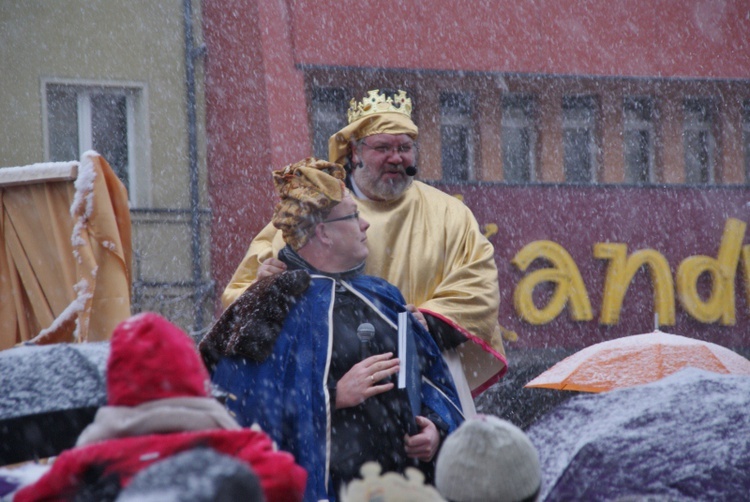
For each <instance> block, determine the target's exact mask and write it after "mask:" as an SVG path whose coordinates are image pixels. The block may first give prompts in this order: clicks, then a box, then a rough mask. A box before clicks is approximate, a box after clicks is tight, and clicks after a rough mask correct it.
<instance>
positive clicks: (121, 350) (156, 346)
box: [107, 312, 209, 406]
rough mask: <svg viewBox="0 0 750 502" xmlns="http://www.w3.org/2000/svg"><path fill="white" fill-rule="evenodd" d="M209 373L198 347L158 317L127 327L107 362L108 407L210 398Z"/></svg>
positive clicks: (115, 338)
mask: <svg viewBox="0 0 750 502" xmlns="http://www.w3.org/2000/svg"><path fill="white" fill-rule="evenodd" d="M208 378H209V377H208V371H207V370H206V367H205V366H204V365H203V362H202V361H201V358H200V356H199V355H198V351H197V350H196V348H195V342H193V340H192V339H191V338H190V337H189V336H188V335H187V334H185V332H184V331H182V330H181V329H180V328H178V327H177V326H175V325H174V324H172V323H170V322H169V321H167V320H166V319H164V318H163V317H161V316H159V315H157V314H154V313H150V312H148V313H144V314H139V315H135V316H133V317H131V318H129V319H126V320H125V321H123V322H121V323H120V324H119V325H118V326H117V327H116V328H115V331H114V333H113V334H112V341H111V351H110V354H109V360H108V361H107V404H109V405H110V406H137V405H139V404H142V403H145V402H147V401H153V400H156V399H164V398H168V397H207V396H208V392H207V390H206V389H207V386H208Z"/></svg>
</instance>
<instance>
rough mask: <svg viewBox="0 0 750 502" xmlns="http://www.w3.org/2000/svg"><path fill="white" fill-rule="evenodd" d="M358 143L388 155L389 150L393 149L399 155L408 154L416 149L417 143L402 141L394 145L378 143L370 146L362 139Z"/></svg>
mask: <svg viewBox="0 0 750 502" xmlns="http://www.w3.org/2000/svg"><path fill="white" fill-rule="evenodd" d="M360 144H362V145H364V146H366V147H367V148H369V149H370V150H375V151H376V152H378V153H379V154H381V155H390V154H391V152H393V151H395V152H396V153H398V154H399V155H408V154H410V153H411V152H412V151H414V150H416V149H417V145H415V144H414V143H404V144H402V145H396V146H389V145H378V146H370V145H368V144H367V143H365V142H364V141H362V142H361V143H360Z"/></svg>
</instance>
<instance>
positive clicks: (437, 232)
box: [222, 181, 507, 396]
mask: <svg viewBox="0 0 750 502" xmlns="http://www.w3.org/2000/svg"><path fill="white" fill-rule="evenodd" d="M355 200H356V201H357V205H358V206H359V211H360V214H361V216H362V217H363V218H364V219H365V220H367V221H368V222H369V223H370V228H369V229H368V230H367V242H368V243H369V245H368V247H369V249H370V254H369V256H368V258H367V265H366V268H365V273H367V274H369V275H374V276H377V277H382V278H383V279H385V280H387V281H388V282H390V283H391V284H394V285H395V286H396V287H398V288H399V289H400V290H401V292H402V294H403V295H404V297H405V298H406V301H407V302H409V303H412V304H414V305H416V306H417V307H418V308H419V309H420V310H421V311H422V312H424V313H425V314H428V315H433V316H435V317H437V318H439V319H441V320H442V321H445V322H446V323H448V324H449V325H450V326H451V327H453V328H454V329H456V330H458V331H459V332H460V333H461V334H463V335H464V336H466V337H467V338H468V339H469V340H470V342H473V343H464V344H462V345H461V346H460V347H459V348H458V350H459V353H460V356H461V363H462V365H463V367H464V373H465V375H466V378H467V380H468V383H469V386H470V387H471V389H472V393H473V394H474V395H475V396H476V395H478V394H479V393H480V392H482V391H483V390H485V389H486V388H487V387H489V386H490V385H492V384H493V383H495V382H496V381H497V380H498V379H499V378H500V377H501V376H502V374H503V373H504V372H505V370H506V369H507V368H506V364H507V363H506V360H505V357H504V354H505V351H504V349H503V343H502V337H501V332H500V325H499V324H498V319H497V318H498V307H499V303H500V294H499V290H498V279H497V266H496V265H495V260H494V249H493V247H492V244H490V242H489V241H488V240H487V238H486V237H484V235H483V234H482V232H481V231H480V229H479V225H478V224H477V221H476V219H475V218H474V215H473V214H472V213H471V211H470V210H469V208H468V207H466V206H465V205H464V203H463V202H461V201H460V200H458V199H456V198H455V197H452V196H450V195H448V194H446V193H444V192H441V191H440V190H437V189H436V188H433V187H430V186H429V185H426V184H424V183H422V182H419V181H414V182H413V183H412V185H411V186H410V187H409V189H407V190H406V192H404V194H403V195H402V196H401V197H400V198H399V199H397V200H395V201H390V202H382V201H371V200H363V199H356V197H355ZM284 246H285V243H284V240H283V239H282V237H281V232H280V231H278V230H277V229H276V228H274V227H273V225H271V224H269V225H267V226H266V227H265V228H264V229H263V230H261V231H260V233H259V234H258V235H257V236H256V237H255V239H254V240H253V242H252V243H251V244H250V248H249V249H248V251H247V254H246V255H245V258H244V259H243V261H242V263H241V264H240V266H239V267H238V268H237V270H236V271H235V273H234V276H233V277H232V280H231V281H230V283H229V285H228V286H227V288H226V289H225V290H224V293H223V295H222V302H223V303H224V306H225V307H226V306H227V305H229V304H230V303H232V302H233V301H234V300H235V299H236V298H237V297H238V296H239V295H240V294H241V293H242V292H243V291H244V290H245V289H246V288H247V287H248V286H249V285H250V284H251V283H252V282H253V281H254V280H255V276H256V273H257V270H258V267H259V266H260V264H261V263H262V262H263V261H264V260H266V259H267V258H270V257H271V256H274V257H276V256H278V252H279V250H281V248H283V247H284Z"/></svg>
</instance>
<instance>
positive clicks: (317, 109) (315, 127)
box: [312, 87, 351, 160]
mask: <svg viewBox="0 0 750 502" xmlns="http://www.w3.org/2000/svg"><path fill="white" fill-rule="evenodd" d="M349 95H351V92H349V91H347V90H346V89H344V88H340V87H316V88H315V89H313V94H312V136H313V138H312V140H313V154H314V155H315V157H317V158H319V159H325V160H328V139H329V138H330V137H331V136H333V135H334V134H335V133H337V132H338V131H340V130H341V129H342V128H344V126H346V111H347V109H348V108H349V101H348V100H347V96H349Z"/></svg>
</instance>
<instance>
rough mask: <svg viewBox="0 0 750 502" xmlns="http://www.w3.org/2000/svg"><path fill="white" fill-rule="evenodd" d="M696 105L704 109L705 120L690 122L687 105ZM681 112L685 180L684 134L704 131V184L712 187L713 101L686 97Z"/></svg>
mask: <svg viewBox="0 0 750 502" xmlns="http://www.w3.org/2000/svg"><path fill="white" fill-rule="evenodd" d="M693 103H697V104H699V105H701V106H705V107H706V114H705V118H706V120H691V117H688V116H687V108H688V105H689V104H693ZM682 112H683V121H682V134H683V148H684V149H685V152H684V155H683V162H684V165H685V179H686V180H687V174H688V173H687V169H688V165H687V143H686V138H685V134H686V133H687V132H688V131H696V132H701V131H704V132H706V133H708V145H706V148H707V150H708V151H707V154H708V180H707V181H706V183H705V184H708V185H713V184H714V183H715V182H716V181H715V175H716V173H715V171H716V136H715V134H714V124H715V123H716V120H717V116H716V106H715V100H714V99H712V98H709V97H705V96H691V97H687V98H685V99H683V100H682ZM699 183H700V184H703V183H702V182H699Z"/></svg>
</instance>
